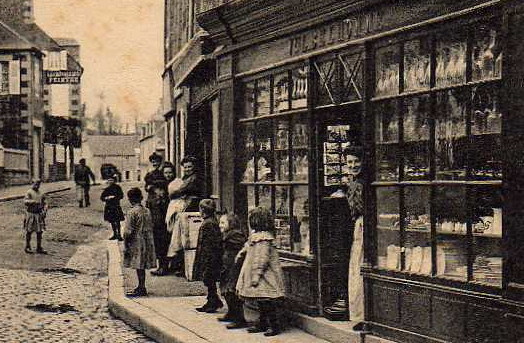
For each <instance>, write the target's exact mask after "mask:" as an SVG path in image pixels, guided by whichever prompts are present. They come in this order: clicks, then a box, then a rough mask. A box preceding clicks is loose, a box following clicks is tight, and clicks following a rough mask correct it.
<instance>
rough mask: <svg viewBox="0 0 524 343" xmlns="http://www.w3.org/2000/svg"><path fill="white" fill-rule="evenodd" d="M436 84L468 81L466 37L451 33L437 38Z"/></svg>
mask: <svg viewBox="0 0 524 343" xmlns="http://www.w3.org/2000/svg"><path fill="white" fill-rule="evenodd" d="M436 55H437V66H436V85H437V87H445V86H451V85H456V84H461V83H465V82H466V37H465V35H464V34H451V33H448V34H446V35H445V36H441V37H439V39H438V40H437V50H436Z"/></svg>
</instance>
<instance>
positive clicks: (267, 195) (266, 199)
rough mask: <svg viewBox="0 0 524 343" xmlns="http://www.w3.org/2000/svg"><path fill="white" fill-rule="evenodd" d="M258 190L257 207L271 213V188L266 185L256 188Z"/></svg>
mask: <svg viewBox="0 0 524 343" xmlns="http://www.w3.org/2000/svg"><path fill="white" fill-rule="evenodd" d="M257 188H258V206H261V207H265V208H267V209H269V210H271V211H272V212H273V205H272V201H271V198H272V194H273V189H272V188H273V187H272V186H268V185H263V186H257Z"/></svg>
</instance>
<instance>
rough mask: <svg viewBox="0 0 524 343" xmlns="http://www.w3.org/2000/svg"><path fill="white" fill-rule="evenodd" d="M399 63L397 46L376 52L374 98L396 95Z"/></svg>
mask: <svg viewBox="0 0 524 343" xmlns="http://www.w3.org/2000/svg"><path fill="white" fill-rule="evenodd" d="M399 61H400V52H399V47H398V46H390V47H386V48H382V49H379V50H377V55H376V68H375V70H376V83H375V96H385V95H395V94H398V86H399Z"/></svg>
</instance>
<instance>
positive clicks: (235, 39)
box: [199, 0, 524, 342]
mask: <svg viewBox="0 0 524 343" xmlns="http://www.w3.org/2000/svg"><path fill="white" fill-rule="evenodd" d="M515 4H518V2H515ZM515 4H513V3H512V2H509V1H506V2H502V1H461V2H456V1H449V0H440V1H431V2H430V1H418V2H416V4H414V3H413V1H397V2H395V3H393V4H392V3H391V2H386V1H371V2H370V1H324V2H321V3H320V4H319V3H318V2H315V1H304V0H302V1H299V0H294V1H290V2H289V3H288V2H286V3H284V4H283V3H282V2H279V1H268V2H264V4H261V2H242V1H239V2H236V1H234V2H232V3H229V4H225V5H223V6H220V7H218V8H217V9H214V10H210V11H208V12H206V13H204V14H202V15H200V17H199V22H200V24H201V25H202V26H203V27H204V28H205V29H206V30H207V31H208V32H209V33H210V37H211V39H213V40H214V42H215V43H216V44H217V45H223V46H224V47H223V49H222V50H221V51H220V52H219V53H218V54H217V80H218V88H219V89H220V91H219V94H220V95H219V98H220V117H221V123H222V124H221V125H222V126H221V127H223V128H224V130H223V131H221V132H222V134H223V135H224V136H225V137H224V139H225V140H228V139H229V142H230V144H231V142H234V143H233V144H234V149H230V151H229V152H228V151H222V155H221V158H222V159H223V161H228V160H229V161H231V163H230V165H231V164H233V165H234V170H235V173H234V175H233V176H232V177H231V179H233V184H234V186H233V187H230V188H228V187H223V189H224V190H225V193H227V192H229V194H224V198H226V199H230V201H231V204H230V205H229V206H228V205H226V206H227V207H228V208H234V209H235V212H237V213H240V214H242V215H243V216H244V217H245V216H246V214H247V211H248V210H249V209H250V208H252V207H254V206H266V207H268V208H271V209H272V211H273V213H274V215H275V225H276V228H277V244H278V246H279V249H280V256H281V260H282V262H283V266H284V272H285V276H286V287H287V294H288V300H289V302H290V304H292V305H293V306H294V307H295V308H297V309H300V310H302V311H304V312H306V313H309V314H313V315H322V314H323V311H324V308H325V307H326V306H330V305H332V304H333V302H334V301H336V300H337V299H341V298H342V299H343V298H345V297H347V295H346V294H347V273H348V272H347V270H348V258H349V252H350V247H351V237H352V229H351V227H350V219H349V214H348V210H347V204H346V201H345V200H344V199H343V198H342V199H341V198H336V197H334V196H332V194H333V193H336V192H337V190H338V189H339V188H340V185H341V184H344V181H345V179H346V178H347V177H348V175H349V174H350V173H351V171H350V170H348V165H347V158H348V151H351V150H352V149H353V150H354V149H362V150H363V151H364V153H363V160H362V162H363V165H362V171H363V172H362V175H363V177H364V180H363V183H364V201H365V210H364V223H365V245H364V251H365V263H364V265H363V266H362V273H363V275H364V281H365V298H366V322H368V323H369V324H370V327H371V329H372V331H373V332H374V333H375V334H378V335H381V336H384V337H388V338H392V339H396V340H399V341H410V342H412V341H420V342H426V341H435V342H437V341H438V342H440V341H456V342H466V341H485V342H517V341H518V337H520V336H522V330H523V329H522V327H523V324H524V323H523V312H522V311H523V310H522V307H523V303H522V301H523V300H524V292H523V289H524V286H523V284H524V268H523V267H522V266H521V264H520V265H519V263H518V262H519V261H521V260H522V257H524V256H523V255H524V251H523V249H522V248H521V247H520V246H521V245H522V243H523V242H524V234H523V233H522V232H524V231H522V230H520V228H519V225H520V224H521V222H522V219H521V218H524V216H522V214H523V213H522V212H523V210H524V209H523V205H521V203H522V201H520V199H521V195H522V194H521V193H522V191H521V190H522V189H523V186H524V183H523V182H522V180H524V178H523V176H524V175H521V174H522V173H523V168H522V165H523V164H522V163H523V162H524V161H523V160H524V158H523V156H522V151H523V150H522V147H521V145H523V142H524V140H523V139H522V138H524V137H522V136H523V135H524V130H523V129H524V128H523V127H521V126H522V125H524V121H523V120H522V119H521V118H522V116H521V115H520V113H521V111H522V105H524V103H523V101H524V100H522V99H524V97H523V95H524V94H521V93H523V91H522V79H523V78H522V74H523V71H522V68H521V67H520V64H521V63H522V62H521V61H522V57H524V56H523V55H524V49H523V48H522V47H521V44H520V42H519V40H518V35H517V33H518V32H519V30H521V29H522V27H523V25H524V19H522V15H521V14H520V13H521V12H520V11H521V9H520V8H519V6H518V5H515ZM263 9H264V10H263ZM240 14H242V15H240ZM224 123H225V124H224ZM229 136H231V137H232V138H231V137H229ZM228 137H229V138H228ZM225 179H226V178H225ZM518 330H520V331H518Z"/></svg>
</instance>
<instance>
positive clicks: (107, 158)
mask: <svg viewBox="0 0 524 343" xmlns="http://www.w3.org/2000/svg"><path fill="white" fill-rule="evenodd" d="M81 157H83V158H85V159H86V162H87V165H88V166H89V167H90V168H91V170H92V171H93V173H94V174H95V176H96V178H97V180H102V172H101V169H102V166H104V167H105V166H107V165H113V166H115V167H116V168H117V169H118V171H119V172H120V174H121V176H122V181H138V180H139V157H140V149H139V138H138V136H136V135H119V136H116V135H90V136H85V137H84V139H83V141H82V149H81Z"/></svg>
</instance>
